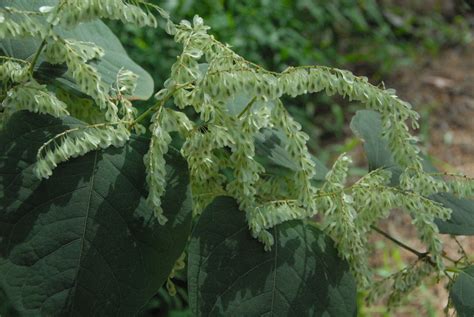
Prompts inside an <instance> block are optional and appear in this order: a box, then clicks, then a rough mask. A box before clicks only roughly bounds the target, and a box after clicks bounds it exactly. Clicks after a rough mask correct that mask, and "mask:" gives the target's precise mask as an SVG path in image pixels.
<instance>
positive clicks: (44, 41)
mask: <svg viewBox="0 0 474 317" xmlns="http://www.w3.org/2000/svg"><path fill="white" fill-rule="evenodd" d="M45 45H46V37H45V38H44V39H43V41H41V44H40V46H39V47H38V50H36V53H35V56H34V57H33V60H32V61H31V64H30V69H29V72H30V74H31V75H33V71H34V68H35V65H36V62H37V61H38V58H39V56H40V54H41V52H42V51H43V48H44V47H45Z"/></svg>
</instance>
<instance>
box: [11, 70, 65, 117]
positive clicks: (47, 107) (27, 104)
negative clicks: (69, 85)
mask: <svg viewBox="0 0 474 317" xmlns="http://www.w3.org/2000/svg"><path fill="white" fill-rule="evenodd" d="M2 107H3V108H4V109H5V110H6V111H8V112H9V113H12V112H14V111H18V110H29V111H31V112H36V113H43V114H50V115H52V116H55V117H61V116H65V115H68V114H69V113H68V111H67V109H66V104H65V103H64V102H62V101H61V100H59V99H58V98H57V97H56V96H55V95H54V94H53V93H52V92H51V91H49V90H48V89H47V87H46V86H45V85H40V84H38V83H37V82H36V81H35V80H34V79H31V80H30V81H28V82H26V83H24V84H21V85H18V86H15V87H13V88H12V89H10V90H9V91H8V92H7V96H6V98H5V99H3V102H2Z"/></svg>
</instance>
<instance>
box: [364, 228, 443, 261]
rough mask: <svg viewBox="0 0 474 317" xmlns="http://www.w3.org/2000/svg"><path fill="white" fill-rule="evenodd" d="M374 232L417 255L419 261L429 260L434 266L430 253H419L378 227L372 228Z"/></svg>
mask: <svg viewBox="0 0 474 317" xmlns="http://www.w3.org/2000/svg"><path fill="white" fill-rule="evenodd" d="M370 227H371V228H372V229H373V230H374V231H376V232H377V233H379V234H381V235H383V236H384V237H385V238H387V239H389V240H390V241H392V242H393V243H395V244H396V245H398V246H400V247H402V248H404V249H405V250H408V251H410V252H411V253H413V254H415V255H416V256H417V257H418V258H419V259H426V258H427V259H428V261H429V262H430V263H432V264H434V263H433V262H432V261H431V258H430V257H429V255H428V252H420V251H417V250H415V249H413V248H412V247H410V246H408V245H406V244H405V243H403V242H401V241H400V240H397V239H395V238H394V237H392V236H391V235H389V234H388V233H387V232H385V231H383V230H382V229H380V228H378V227H376V226H370Z"/></svg>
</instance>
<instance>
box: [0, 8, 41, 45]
mask: <svg viewBox="0 0 474 317" xmlns="http://www.w3.org/2000/svg"><path fill="white" fill-rule="evenodd" d="M18 17H21V19H18ZM46 33H47V30H46V29H45V28H44V27H43V26H42V25H41V23H39V21H38V19H37V16H36V15H34V14H31V13H30V12H23V11H18V10H15V9H13V8H8V7H6V8H2V9H0V38H7V37H8V38H13V37H21V36H32V37H38V38H43V37H44V36H45V35H46Z"/></svg>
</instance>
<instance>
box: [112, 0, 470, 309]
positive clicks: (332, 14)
mask: <svg viewBox="0 0 474 317" xmlns="http://www.w3.org/2000/svg"><path fill="white" fill-rule="evenodd" d="M150 2H153V3H155V4H157V5H160V6H161V7H163V8H165V9H166V10H167V11H168V12H170V13H171V15H172V17H173V18H174V20H175V22H178V20H179V19H188V20H189V19H192V17H193V16H194V15H195V14H198V15H200V16H201V17H203V18H204V20H205V22H206V24H207V25H209V26H211V27H212V29H211V31H210V32H211V33H212V34H213V35H214V36H215V37H216V38H217V39H218V40H220V41H221V42H224V43H228V44H229V45H230V46H232V47H233V49H234V50H235V51H236V52H237V53H239V54H240V55H242V56H244V57H245V58H247V59H249V60H251V61H253V62H255V63H258V64H260V65H263V66H265V67H266V68H268V69H271V70H275V71H282V70H284V69H285V68H287V67H289V66H296V65H308V64H319V65H327V66H332V67H337V68H345V69H349V70H351V71H353V72H354V73H356V74H357V75H363V76H367V77H369V79H370V80H371V82H372V83H374V84H378V85H380V86H383V85H384V83H383V79H386V78H389V77H390V75H391V74H393V73H394V72H396V71H397V70H398V69H400V68H403V67H409V66H411V65H413V64H415V63H419V62H421V60H425V61H426V60H427V59H426V56H432V57H435V56H436V54H437V53H438V52H440V51H441V50H442V49H445V48H448V47H454V46H455V47H463V46H465V45H466V44H468V43H469V42H470V41H471V34H472V29H473V26H474V25H473V24H474V20H473V19H472V8H471V7H472V6H473V3H472V1H464V0H411V1H409V0H259V1H256V0H228V1H225V0H167V1H157V0H151V1H150ZM109 25H110V27H111V28H112V30H113V31H114V32H115V33H116V34H117V36H119V38H120V39H121V41H122V43H123V44H124V46H125V47H126V49H127V51H128V52H129V54H130V56H131V57H132V58H133V59H134V60H135V61H137V62H138V63H139V64H141V65H142V66H143V67H144V68H145V69H147V70H148V71H149V72H150V73H151V74H152V76H153V77H154V80H155V86H156V87H155V89H156V90H158V89H159V88H160V86H161V85H162V83H163V82H164V80H166V78H167V76H168V74H169V70H170V67H171V65H172V63H173V62H174V61H175V59H176V56H177V55H178V54H179V51H180V48H179V47H177V46H176V45H175V43H174V42H173V40H172V38H170V37H169V36H168V35H166V34H165V32H164V31H163V30H162V29H160V28H158V29H156V30H153V29H139V28H136V27H133V26H129V25H125V26H124V25H120V24H119V23H114V22H109ZM421 57H423V59H421ZM285 104H286V105H287V106H288V108H289V110H290V112H291V113H292V114H293V115H294V116H295V117H296V119H297V120H298V121H299V122H300V123H302V125H303V128H304V129H305V131H306V132H307V133H308V134H309V135H310V136H311V138H312V141H311V143H310V147H311V148H312V150H313V151H316V149H317V153H318V158H319V159H321V160H322V161H326V162H327V161H329V160H330V159H331V156H332V154H331V153H334V152H336V151H338V152H340V151H341V150H342V151H349V150H351V149H353V148H354V147H355V146H356V145H357V143H358V141H356V139H354V138H347V139H344V138H343V137H344V136H345V135H346V133H347V131H345V130H344V129H345V127H347V122H348V121H349V120H350V118H351V117H352V114H353V112H354V111H355V109H357V107H356V106H357V105H351V104H349V103H347V102H345V101H344V100H342V99H341V98H337V97H327V96H324V95H322V94H314V95H309V96H303V97H298V98H296V99H288V100H285ZM144 106H147V103H145V104H142V105H141V107H144ZM335 141H337V142H335ZM331 144H336V145H331ZM328 145H330V146H328ZM322 146H325V147H324V150H321V147H322ZM334 147H336V148H334ZM331 148H332V150H331ZM387 269H389V268H387ZM176 286H177V290H178V294H177V296H175V297H171V296H169V295H168V294H167V292H166V290H165V288H163V289H161V290H160V292H159V294H158V295H157V296H156V297H155V298H154V299H153V300H152V301H150V303H149V305H148V306H147V307H145V308H144V310H143V311H142V315H143V316H189V315H190V312H189V309H188V308H186V307H187V306H186V301H187V297H186V292H185V288H186V282H185V274H182V276H181V279H180V280H178V281H177V285H176ZM361 315H365V313H364V312H362V311H361Z"/></svg>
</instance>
